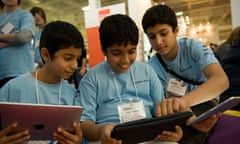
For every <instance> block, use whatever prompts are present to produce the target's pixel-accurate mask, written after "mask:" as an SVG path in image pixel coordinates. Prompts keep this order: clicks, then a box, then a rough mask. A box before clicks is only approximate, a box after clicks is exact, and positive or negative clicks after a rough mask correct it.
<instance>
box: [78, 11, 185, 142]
mask: <svg viewBox="0 0 240 144" xmlns="http://www.w3.org/2000/svg"><path fill="white" fill-rule="evenodd" d="M99 33H100V42H101V46H102V51H103V53H104V55H105V56H106V58H107V60H106V61H105V62H102V63H100V64H98V65H96V66H95V67H94V68H92V69H91V70H90V71H89V72H88V73H87V74H86V75H85V76H84V77H83V79H82V80H81V82H80V85H79V90H80V93H81V97H80V99H81V100H80V103H81V105H82V106H83V107H84V112H83V115H82V117H81V121H82V123H81V128H82V131H83V135H84V137H85V138H86V139H87V140H88V141H101V142H102V143H104V144H107V143H109V144H114V143H120V142H121V141H118V140H116V139H114V138H111V136H110V134H111V131H112V129H113V127H114V125H115V124H118V123H123V122H127V121H132V120H136V119H141V118H146V117H147V118H150V117H155V113H156V107H157V104H158V102H159V101H161V100H162V99H163V89H162V85H161V83H160V81H159V80H158V78H157V75H156V74H155V72H154V70H153V69H152V68H151V67H150V66H149V65H147V64H145V63H141V62H137V61H135V60H136V54H137V49H136V47H137V43H138V36H139V35H138V28H137V26H136V24H135V23H134V22H133V21H132V20H131V19H130V18H129V17H128V16H126V15H121V14H116V15H111V16H108V17H106V18H105V19H104V20H103V21H102V23H101V25H100V28H99ZM128 104H131V105H132V106H129V105H128ZM124 107H127V108H128V109H130V111H127V110H126V109H124ZM128 112H133V113H131V114H132V115H127V113H128ZM176 131H177V132H178V135H177V136H176V138H175V139H170V140H171V141H178V140H179V139H180V138H181V128H180V127H179V126H176ZM168 134H169V133H168ZM168 134H166V135H167V136H168ZM171 134H172V133H171ZM169 135H170V134H169ZM158 138H159V139H158V140H166V139H163V138H161V137H160V136H159V137H158Z"/></svg>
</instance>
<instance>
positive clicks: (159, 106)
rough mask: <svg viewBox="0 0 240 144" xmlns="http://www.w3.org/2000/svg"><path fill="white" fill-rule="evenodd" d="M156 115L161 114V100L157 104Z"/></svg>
mask: <svg viewBox="0 0 240 144" xmlns="http://www.w3.org/2000/svg"><path fill="white" fill-rule="evenodd" d="M156 116H157V117H160V116H162V108H161V102H159V103H158V105H157V110H156Z"/></svg>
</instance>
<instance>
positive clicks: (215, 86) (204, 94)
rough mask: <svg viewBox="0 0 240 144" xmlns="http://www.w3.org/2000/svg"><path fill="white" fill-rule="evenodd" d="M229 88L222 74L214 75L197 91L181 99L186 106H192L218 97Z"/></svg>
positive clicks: (225, 77)
mask: <svg viewBox="0 0 240 144" xmlns="http://www.w3.org/2000/svg"><path fill="white" fill-rule="evenodd" d="M228 87H229V81H228V78H227V76H226V74H225V73H224V72H222V73H220V74H219V75H214V76H212V77H210V78H209V79H208V80H207V81H205V82H204V83H203V84H202V85H200V86H199V87H198V88H197V89H195V90H193V91H191V92H189V93H188V94H186V95H185V96H184V97H182V99H183V100H184V101H185V102H186V104H187V105H188V106H194V105H197V104H200V103H202V102H206V101H208V100H211V99H213V98H216V97H218V96H219V95H220V94H221V93H222V92H224V91H225V90H226V89H227V88H228Z"/></svg>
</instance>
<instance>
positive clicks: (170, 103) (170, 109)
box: [166, 98, 174, 115]
mask: <svg viewBox="0 0 240 144" xmlns="http://www.w3.org/2000/svg"><path fill="white" fill-rule="evenodd" d="M173 104H174V103H173V99H172V98H170V99H168V101H167V114H166V115H168V114H172V113H173V112H174V111H173Z"/></svg>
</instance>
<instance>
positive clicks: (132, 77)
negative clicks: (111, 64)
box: [111, 67, 138, 102]
mask: <svg viewBox="0 0 240 144" xmlns="http://www.w3.org/2000/svg"><path fill="white" fill-rule="evenodd" d="M130 73H131V79H132V82H133V86H134V88H135V92H136V96H137V97H138V91H137V86H136V83H135V78H134V76H133V72H132V68H131V67H130ZM111 74H112V77H113V80H114V85H115V88H116V90H117V94H118V97H119V101H120V102H122V98H121V94H120V91H119V88H118V84H117V80H116V76H115V73H114V72H113V71H111Z"/></svg>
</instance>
